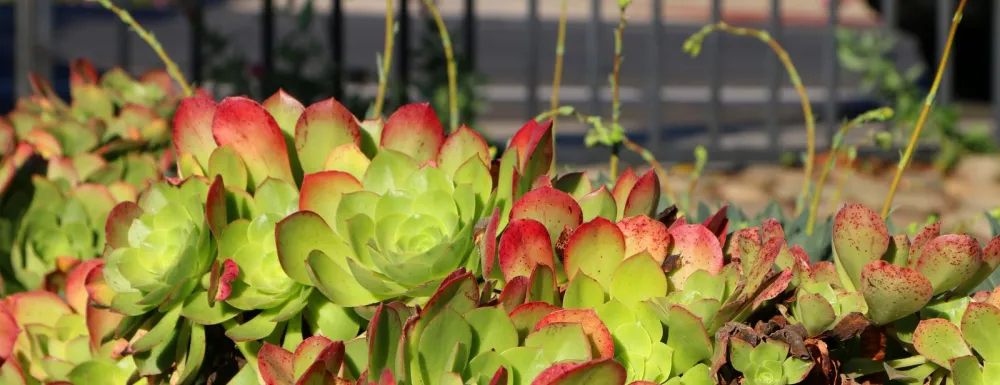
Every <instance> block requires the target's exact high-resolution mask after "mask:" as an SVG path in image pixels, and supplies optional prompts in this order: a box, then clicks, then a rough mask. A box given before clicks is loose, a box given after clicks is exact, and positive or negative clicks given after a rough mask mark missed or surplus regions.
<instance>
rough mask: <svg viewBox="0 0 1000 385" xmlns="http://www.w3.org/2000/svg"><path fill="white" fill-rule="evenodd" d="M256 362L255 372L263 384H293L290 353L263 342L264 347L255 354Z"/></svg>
mask: <svg viewBox="0 0 1000 385" xmlns="http://www.w3.org/2000/svg"><path fill="white" fill-rule="evenodd" d="M257 360H258V361H257V370H258V371H259V372H260V376H261V378H263V379H264V383H265V384H267V385H290V384H294V383H295V378H294V377H293V375H294V371H293V369H292V362H293V356H292V352H289V351H287V350H285V349H282V348H281V347H280V346H277V345H272V344H270V343H267V342H264V346H262V347H261V348H260V352H258V353H257Z"/></svg>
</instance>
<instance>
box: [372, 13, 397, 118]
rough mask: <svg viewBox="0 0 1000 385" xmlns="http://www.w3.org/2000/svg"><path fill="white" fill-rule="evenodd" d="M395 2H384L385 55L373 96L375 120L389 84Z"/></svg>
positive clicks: (379, 112)
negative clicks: (375, 92) (375, 93)
mask: <svg viewBox="0 0 1000 385" xmlns="http://www.w3.org/2000/svg"><path fill="white" fill-rule="evenodd" d="M394 2H395V0H385V54H384V55H382V57H383V59H382V66H381V67H382V68H381V69H382V73H380V74H379V76H378V94H377V95H376V96H375V112H374V115H375V118H379V117H381V116H382V107H383V106H384V105H385V92H386V88H388V84H389V69H390V68H391V67H392V51H393V49H392V45H393V40H394V38H395V35H396V34H395V33H394V31H393V28H392V27H393V22H394V19H393V14H394V12H393V8H392V4H393V3H394Z"/></svg>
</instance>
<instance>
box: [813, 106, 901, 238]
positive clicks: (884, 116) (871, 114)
mask: <svg viewBox="0 0 1000 385" xmlns="http://www.w3.org/2000/svg"><path fill="white" fill-rule="evenodd" d="M892 114H893V111H892V109H891V108H888V107H883V108H879V109H875V110H871V111H868V112H866V113H864V114H861V115H858V116H857V117H855V118H854V119H852V120H851V121H850V122H847V123H845V124H843V125H841V126H840V129H839V130H838V131H837V134H836V135H834V136H833V145H832V146H830V158H829V159H827V160H826V166H824V167H823V170H822V171H820V173H819V180H817V181H816V191H815V192H814V193H813V196H812V204H811V205H809V220H808V221H807V222H806V235H812V234H813V230H814V229H815V227H816V213H817V212H818V211H819V200H820V198H821V197H822V196H823V186H824V185H825V184H826V177H827V175H829V173H830V170H831V169H833V165H834V163H836V161H837V153H839V152H840V146H841V145H842V144H844V140H846V139H847V133H848V132H850V130H851V129H852V128H854V127H857V126H859V125H861V124H864V123H867V122H869V121H873V120H878V121H884V120H888V119H889V118H891V117H892Z"/></svg>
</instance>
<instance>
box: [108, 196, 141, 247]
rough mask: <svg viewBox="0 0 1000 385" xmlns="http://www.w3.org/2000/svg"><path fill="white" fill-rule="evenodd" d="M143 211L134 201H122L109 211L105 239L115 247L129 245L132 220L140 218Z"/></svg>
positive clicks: (109, 244)
mask: <svg viewBox="0 0 1000 385" xmlns="http://www.w3.org/2000/svg"><path fill="white" fill-rule="evenodd" d="M142 213H143V211H142V208H140V207H139V205H137V204H135V203H134V202H121V203H119V204H117V205H115V207H114V208H113V209H111V212H110V213H108V220H107V222H106V223H105V225H104V232H105V239H106V241H107V244H108V246H109V247H111V248H113V249H117V248H121V247H126V246H128V232H129V228H130V227H131V226H132V221H134V220H136V219H138V218H139V217H140V216H141V215H142Z"/></svg>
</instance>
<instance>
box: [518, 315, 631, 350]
mask: <svg viewBox="0 0 1000 385" xmlns="http://www.w3.org/2000/svg"><path fill="white" fill-rule="evenodd" d="M558 322H571V323H579V324H580V325H581V326H583V331H584V333H586V334H587V338H589V339H590V345H591V348H592V349H593V352H592V353H593V357H600V358H612V357H614V356H615V343H614V340H612V338H611V332H609V331H608V328H607V327H606V326H604V322H603V321H601V319H600V318H599V317H598V316H597V313H595V312H594V309H563V310H557V311H554V312H552V313H549V314H548V315H546V316H545V317H543V318H542V319H541V320H540V321H538V324H537V325H535V328H534V330H536V331H537V330H539V329H541V328H543V327H545V326H546V325H550V324H553V323H558Z"/></svg>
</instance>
